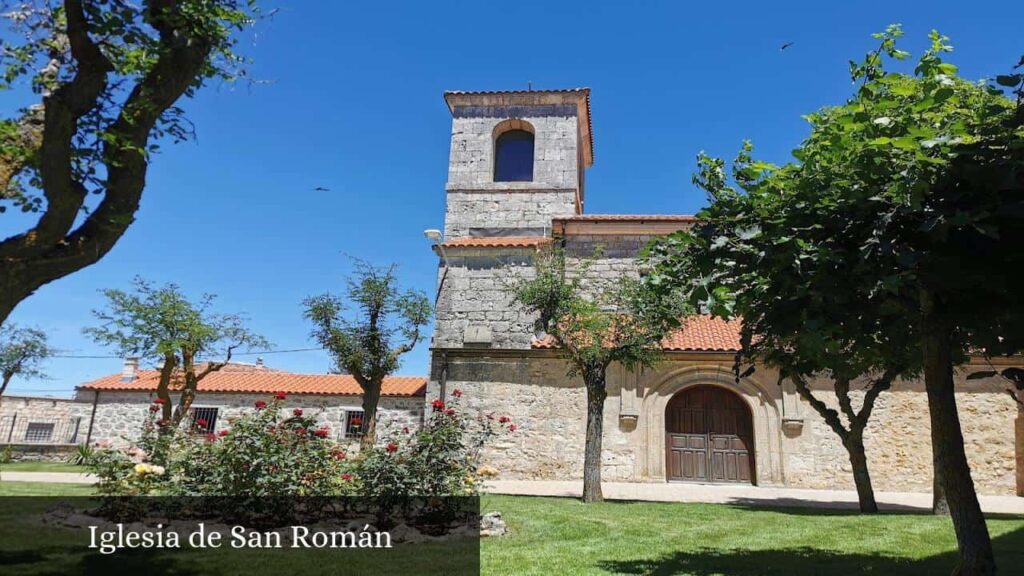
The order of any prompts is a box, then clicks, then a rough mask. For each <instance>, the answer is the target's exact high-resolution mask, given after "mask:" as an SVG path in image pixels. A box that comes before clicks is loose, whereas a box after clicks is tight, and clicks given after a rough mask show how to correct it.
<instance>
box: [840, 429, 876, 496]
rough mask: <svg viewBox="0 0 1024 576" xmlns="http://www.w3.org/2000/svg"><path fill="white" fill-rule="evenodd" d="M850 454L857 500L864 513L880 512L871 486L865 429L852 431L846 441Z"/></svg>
mask: <svg viewBox="0 0 1024 576" xmlns="http://www.w3.org/2000/svg"><path fill="white" fill-rule="evenodd" d="M845 444H846V450H847V451H848V452H849V454H850V465H851V466H852V467H853V482H854V484H855V485H856V486H857V500H858V502H859V503H860V511H861V513H862V514H874V513H876V512H878V503H877V502H875V490H874V488H872V487H871V474H869V473H868V458H867V454H866V453H865V451H864V431H863V430H855V431H851V433H850V436H849V437H848V440H847V441H846V442H845Z"/></svg>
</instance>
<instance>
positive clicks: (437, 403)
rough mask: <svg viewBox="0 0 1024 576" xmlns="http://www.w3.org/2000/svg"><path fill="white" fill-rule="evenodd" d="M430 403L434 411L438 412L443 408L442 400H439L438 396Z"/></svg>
mask: <svg viewBox="0 0 1024 576" xmlns="http://www.w3.org/2000/svg"><path fill="white" fill-rule="evenodd" d="M430 404H431V406H433V407H434V412H440V411H442V410H444V400H441V399H440V398H438V399H437V400H434V401H433V402H431V403H430Z"/></svg>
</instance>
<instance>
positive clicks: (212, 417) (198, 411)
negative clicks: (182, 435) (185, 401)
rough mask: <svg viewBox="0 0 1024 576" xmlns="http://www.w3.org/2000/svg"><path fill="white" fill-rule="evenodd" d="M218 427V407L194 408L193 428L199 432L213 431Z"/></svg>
mask: <svg viewBox="0 0 1024 576" xmlns="http://www.w3.org/2000/svg"><path fill="white" fill-rule="evenodd" d="M216 428H217V409H216V408H193V409H192V429H193V430H198V431H199V432H213V431H214V430H215V429H216Z"/></svg>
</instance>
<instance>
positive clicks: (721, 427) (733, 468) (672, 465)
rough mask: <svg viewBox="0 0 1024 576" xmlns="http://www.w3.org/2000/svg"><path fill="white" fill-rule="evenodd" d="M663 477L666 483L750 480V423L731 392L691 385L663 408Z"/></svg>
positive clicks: (746, 411) (747, 412)
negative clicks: (664, 474)
mask: <svg viewBox="0 0 1024 576" xmlns="http://www.w3.org/2000/svg"><path fill="white" fill-rule="evenodd" d="M665 453H666V454H665V457H666V466H665V467H666V470H667V472H666V475H667V477H668V480H669V481H670V482H672V481H684V482H733V483H742V484H750V483H752V481H753V478H754V422H753V418H752V417H751V414H750V409H749V408H748V407H747V404H746V402H744V401H743V399H742V398H740V397H739V396H738V395H737V394H736V393H734V392H731V391H729V390H727V389H725V388H721V387H719V386H694V387H692V388H687V389H686V390H683V391H682V392H680V393H678V394H676V395H675V396H674V397H673V398H672V399H671V400H669V403H668V408H666V410H665Z"/></svg>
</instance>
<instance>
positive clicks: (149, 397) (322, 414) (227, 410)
mask: <svg viewBox="0 0 1024 576" xmlns="http://www.w3.org/2000/svg"><path fill="white" fill-rule="evenodd" d="M82 394H83V396H84V397H85V398H91V397H92V394H93V393H92V392H84V393H82ZM155 398H156V394H155V393H150V392H100V395H99V401H98V402H97V406H96V419H95V423H94V425H93V430H92V440H93V441H105V442H110V443H111V444H114V445H121V446H123V445H126V444H128V443H129V442H131V441H132V440H133V439H135V438H137V437H138V435H139V434H140V432H141V430H142V425H143V422H144V421H145V419H146V417H147V416H148V413H149V412H148V410H149V406H150V404H151V403H152V402H153V400H154V399H155ZM257 400H264V401H269V400H270V395H268V394H210V393H202V392H200V393H199V395H198V396H197V397H196V400H195V402H194V403H193V404H192V406H193V408H217V410H218V412H217V422H216V429H217V430H222V429H225V428H230V426H231V424H230V420H231V419H232V418H235V417H238V416H241V415H242V414H243V413H246V412H249V411H251V410H252V409H253V404H254V403H255V402H256V401H257ZM361 403H362V399H361V398H360V397H359V396H338V395H312V394H293V395H291V396H289V397H288V399H287V400H285V401H284V403H283V406H284V407H283V410H286V411H287V412H289V413H290V412H291V411H292V410H293V409H295V408H302V409H303V410H304V411H305V412H306V414H307V415H315V416H316V417H317V420H318V421H319V422H321V423H323V424H325V425H327V426H329V427H330V428H331V431H332V437H334V438H335V439H338V440H346V439H345V438H344V437H343V433H344V424H345V416H346V413H347V412H348V411H359V410H362V407H361ZM422 414H423V400H422V398H419V397H414V398H405V397H402V398H398V397H391V396H385V397H383V398H381V399H380V405H379V408H378V427H377V429H378V435H379V436H383V435H385V434H387V433H388V432H389V431H394V430H400V429H401V428H403V427H406V426H408V427H412V428H415V427H418V426H419V425H420V422H421V421H422Z"/></svg>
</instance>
